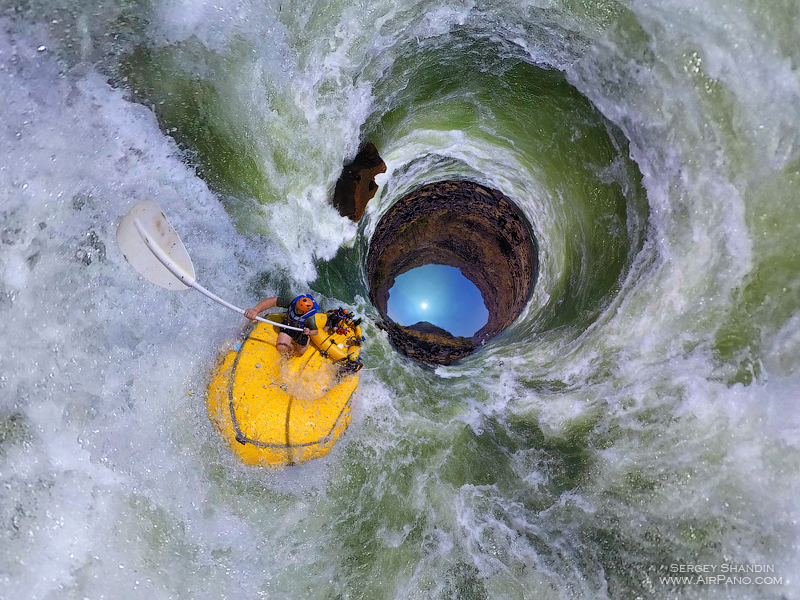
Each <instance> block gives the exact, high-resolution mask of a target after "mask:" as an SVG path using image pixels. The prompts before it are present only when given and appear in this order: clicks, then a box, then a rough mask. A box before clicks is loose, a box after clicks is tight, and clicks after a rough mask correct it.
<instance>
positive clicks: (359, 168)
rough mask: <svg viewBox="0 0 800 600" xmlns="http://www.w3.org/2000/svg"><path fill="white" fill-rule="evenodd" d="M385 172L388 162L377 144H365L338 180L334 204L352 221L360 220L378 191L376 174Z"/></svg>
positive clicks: (341, 213)
mask: <svg viewBox="0 0 800 600" xmlns="http://www.w3.org/2000/svg"><path fill="white" fill-rule="evenodd" d="M385 172H386V163H385V162H383V159H382V158H381V156H380V154H378V149H377V148H376V147H375V144H371V143H368V144H365V145H364V147H363V148H361V150H359V152H358V154H357V155H356V157H355V159H354V160H353V162H352V163H350V164H349V165H345V166H344V168H343V169H342V174H341V175H340V176H339V180H338V181H337V182H336V188H335V189H334V191H333V206H334V207H335V208H336V210H338V211H339V214H340V215H342V216H343V217H348V218H349V219H350V220H351V221H359V220H360V219H361V217H362V216H363V214H364V210H365V209H366V208H367V203H368V202H369V201H370V200H372V198H373V197H374V196H375V193H376V192H377V191H378V184H377V183H375V176H376V175H378V174H380V173H385Z"/></svg>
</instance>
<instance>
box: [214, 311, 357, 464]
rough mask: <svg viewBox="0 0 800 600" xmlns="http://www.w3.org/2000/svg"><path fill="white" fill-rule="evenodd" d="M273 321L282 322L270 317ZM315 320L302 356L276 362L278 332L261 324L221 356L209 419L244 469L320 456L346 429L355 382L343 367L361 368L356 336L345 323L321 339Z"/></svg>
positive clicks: (321, 317) (322, 319) (321, 320)
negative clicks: (314, 327) (314, 333)
mask: <svg viewBox="0 0 800 600" xmlns="http://www.w3.org/2000/svg"><path fill="white" fill-rule="evenodd" d="M275 317H282V315H270V316H269V318H270V319H274V320H276V321H277V320H279V319H276V318H275ZM316 319H317V327H318V328H319V331H320V333H319V335H317V336H314V338H312V341H313V342H314V343H312V344H310V345H309V348H308V350H307V351H306V353H305V354H304V355H303V356H291V357H286V356H283V355H281V353H280V352H278V350H277V348H276V347H275V343H276V341H277V337H278V333H279V332H280V329H279V328H278V327H275V326H273V325H267V324H266V323H258V324H257V325H256V326H255V327H254V328H253V329H252V331H251V332H250V334H249V335H248V336H247V338H246V339H245V340H244V341H243V342H242V343H241V344H237V346H236V347H235V348H234V349H233V350H231V351H228V352H226V353H223V354H222V355H221V356H220V361H219V363H218V364H217V367H216V369H215V371H214V374H213V376H212V378H211V383H210V385H209V386H208V395H207V404H208V418H209V419H210V420H211V422H212V423H214V425H216V427H217V428H218V429H219V430H220V432H221V433H222V436H223V437H224V438H225V440H226V441H227V443H228V445H229V446H230V447H231V449H232V450H233V451H234V452H235V453H236V454H237V455H238V456H239V458H240V459H241V460H242V462H244V463H245V464H248V465H263V466H268V465H269V466H285V465H290V464H295V463H299V462H303V461H305V460H309V459H312V458H318V457H320V456H324V455H325V454H327V453H328V452H329V451H330V449H331V448H332V447H333V445H334V444H335V443H336V441H337V440H338V439H339V438H340V437H341V435H342V434H343V433H344V431H345V430H346V429H347V426H348V425H349V424H350V417H351V410H352V398H353V394H354V393H355V391H356V389H357V388H358V375H357V374H356V373H357V371H356V372H353V371H348V370H347V369H342V368H341V366H342V365H343V364H344V366H347V363H348V362H349V366H350V367H351V368H352V366H353V365H354V364H355V362H354V361H358V360H359V355H360V351H361V339H362V338H361V330H360V328H359V327H358V326H353V324H352V322H347V323H344V324H341V325H340V326H339V327H338V328H337V330H335V331H333V332H331V333H326V332H323V328H324V326H325V323H326V322H327V315H325V314H324V313H322V314H317V315H316ZM320 348H323V350H320ZM325 349H327V350H325ZM336 363H339V364H336ZM358 365H359V366H360V361H359V362H358Z"/></svg>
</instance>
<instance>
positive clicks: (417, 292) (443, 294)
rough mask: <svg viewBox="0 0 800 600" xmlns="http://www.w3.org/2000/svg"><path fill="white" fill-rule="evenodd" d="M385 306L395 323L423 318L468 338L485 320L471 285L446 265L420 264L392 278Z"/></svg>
mask: <svg viewBox="0 0 800 600" xmlns="http://www.w3.org/2000/svg"><path fill="white" fill-rule="evenodd" d="M386 306H387V310H388V312H389V318H391V319H392V320H393V321H394V322H395V323H397V324H399V325H404V326H408V325H414V324H416V323H419V322H421V321H427V322H428V323H431V324H433V325H436V326H437V327H441V328H442V329H445V330H447V331H449V332H450V333H452V334H453V335H455V336H464V337H470V336H472V335H473V334H474V333H475V332H476V331H478V330H479V329H480V328H481V327H483V326H484V325H486V322H487V321H488V319H489V311H488V310H486V306H484V304H483V297H482V296H481V293H480V291H479V290H478V288H477V287H476V286H475V284H474V283H472V282H471V281H470V280H469V279H467V278H466V277H464V276H463V275H462V274H461V271H460V270H459V269H457V268H455V267H449V266H446V265H424V266H422V267H417V268H416V269H411V270H409V271H406V272H405V273H403V274H402V275H399V276H398V277H396V278H395V281H394V285H393V286H392V288H391V290H389V300H388V302H387V305H386Z"/></svg>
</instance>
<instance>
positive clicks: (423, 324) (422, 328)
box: [404, 321, 455, 337]
mask: <svg viewBox="0 0 800 600" xmlns="http://www.w3.org/2000/svg"><path fill="white" fill-rule="evenodd" d="M404 329H405V330H406V331H417V332H419V333H431V334H433V335H440V336H442V337H455V336H454V335H453V334H452V333H450V332H449V331H447V330H446V329H442V328H441V327H437V326H436V325H434V324H433V323H428V322H427V321H420V322H418V323H414V324H413V325H409V326H408V327H404Z"/></svg>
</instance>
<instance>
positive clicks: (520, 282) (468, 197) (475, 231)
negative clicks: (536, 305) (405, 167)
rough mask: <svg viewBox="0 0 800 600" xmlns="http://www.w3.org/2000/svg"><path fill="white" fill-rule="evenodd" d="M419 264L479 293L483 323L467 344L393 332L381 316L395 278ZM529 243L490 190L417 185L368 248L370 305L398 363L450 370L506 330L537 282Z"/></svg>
mask: <svg viewBox="0 0 800 600" xmlns="http://www.w3.org/2000/svg"><path fill="white" fill-rule="evenodd" d="M427 264H440V265H448V266H451V267H457V268H459V269H461V272H462V273H463V274H464V276H465V277H466V278H467V279H469V280H470V281H472V283H474V284H475V286H476V287H477V288H478V289H479V290H480V292H481V295H482V296H483V301H484V304H485V305H486V308H487V309H488V310H489V320H488V322H487V323H486V325H485V326H484V327H482V328H481V329H480V330H479V331H478V332H477V333H475V335H473V336H472V337H471V338H456V337H452V336H450V338H449V339H448V338H447V336H442V335H437V336H435V339H434V338H431V336H430V335H425V334H424V333H423V332H421V331H414V327H413V326H412V327H401V326H399V325H397V324H396V323H394V322H392V321H391V319H389V318H388V317H387V311H386V303H387V301H388V299H389V290H390V289H391V287H392V286H393V285H394V280H395V278H396V277H397V276H398V275H401V274H402V273H405V272H406V271H408V270H410V269H413V268H416V267H421V266H423V265H427ZM538 269H539V259H538V248H537V245H536V240H535V238H534V236H533V235H532V233H531V231H530V228H529V227H528V224H527V222H526V220H525V218H524V216H523V215H522V214H521V213H520V212H519V210H518V209H517V208H516V206H514V204H512V203H511V202H510V201H509V200H508V199H507V198H506V197H505V196H504V195H503V194H501V193H500V192H498V191H496V190H492V189H490V188H486V187H483V186H480V185H478V184H475V183H471V182H468V181H442V182H438V183H431V184H428V185H426V186H423V187H421V188H419V189H417V190H415V191H414V192H412V193H410V194H408V195H407V196H405V197H404V198H402V199H401V200H399V201H397V202H396V203H395V204H394V205H393V206H392V207H391V208H390V209H389V211H388V212H387V213H386V214H385V215H384V216H383V218H382V219H381V221H380V223H379V224H378V227H377V228H376V230H375V234H374V235H373V236H372V240H371V242H370V248H369V253H368V255H367V276H368V279H369V287H370V300H371V301H372V303H373V304H374V305H375V306H376V307H377V308H378V310H379V311H380V313H381V316H383V318H384V320H385V321H386V331H387V332H388V334H389V337H390V339H391V340H392V342H393V343H394V345H395V346H396V347H397V348H398V349H399V350H400V351H401V352H403V353H404V354H405V355H406V356H409V357H411V358H414V359H416V360H422V361H425V362H430V363H436V364H450V363H451V362H453V361H454V360H458V359H459V358H463V357H464V356H467V355H468V354H470V353H472V352H473V351H474V350H475V349H476V348H477V347H478V346H479V344H480V343H481V341H484V340H488V339H490V338H492V337H494V336H495V335H497V334H498V333H499V332H501V331H502V330H503V329H505V328H506V327H508V326H509V325H510V324H511V323H512V322H513V321H514V319H515V318H516V317H517V315H519V313H520V311H522V309H523V308H524V307H525V304H526V303H527V301H528V299H529V298H530V295H531V291H532V289H533V283H534V280H535V278H536V276H537V275H538Z"/></svg>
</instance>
